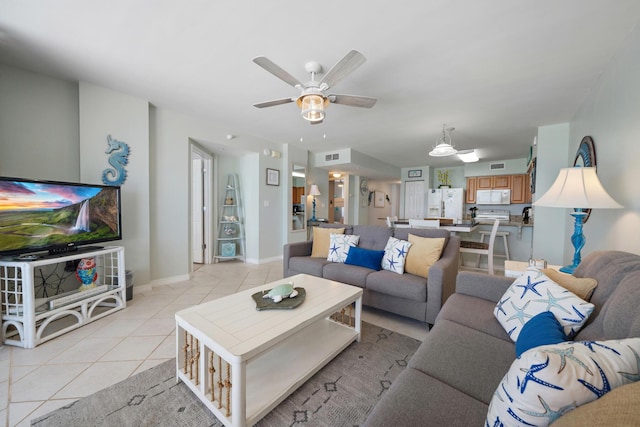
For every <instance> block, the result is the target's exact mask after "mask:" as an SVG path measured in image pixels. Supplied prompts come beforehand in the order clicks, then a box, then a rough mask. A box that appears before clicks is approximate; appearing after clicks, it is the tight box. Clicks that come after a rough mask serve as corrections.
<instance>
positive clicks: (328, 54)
mask: <svg viewBox="0 0 640 427" xmlns="http://www.w3.org/2000/svg"><path fill="white" fill-rule="evenodd" d="M639 17H640V1H638V0H615V1H612V0H561V1H559V0H521V1H514V0H481V1H479V0H411V1H403V2H390V1H388V0H366V1H365V0H357V1H346V0H323V1H319V2H308V1H299V0H277V1H248V0H235V1H220V0H219V1H215V0H181V1H170V0H165V1H151V0H109V1H96V0H91V1H89V0H57V1H45V0H41V1H36V0H21V1H17V0H0V62H3V63H6V64H9V65H14V66H18V67H22V68H26V69H30V70H36V71H39V72H43V73H45V74H51V75H54V76H60V77H64V78H68V79H72V80H83V81H87V82H91V83H95V84H98V85H101V86H105V87H108V88H112V89H114V90H118V91H122V92H125V93H128V94H131V95H134V96H137V97H141V98H143V99H147V100H149V101H150V102H151V103H152V104H154V105H157V106H160V107H165V108H169V109H172V110H176V111H180V112H184V113H186V114H189V115H193V116H197V117H202V118H204V119H206V120H209V121H211V122H213V123H218V124H221V125H222V128H224V129H226V133H229V134H233V135H237V136H238V138H242V137H247V138H261V139H264V140H267V141H275V142H282V143H292V144H299V145H301V146H303V147H305V148H308V149H309V150H310V151H312V152H325V151H331V150H337V149H341V148H346V147H351V148H353V149H355V150H357V151H360V152H363V153H365V154H367V155H369V156H371V157H374V158H377V159H380V160H382V161H384V162H387V163H390V164H392V165H395V166H397V167H414V166H420V165H432V166H436V167H439V166H453V165H460V164H462V163H461V162H460V160H458V158H457V156H453V157H447V158H439V159H437V158H433V157H429V156H428V151H429V150H430V149H431V147H432V146H433V145H434V143H435V140H436V138H437V136H438V134H439V133H440V132H441V128H442V124H443V123H446V124H447V125H449V126H453V127H455V128H456V130H455V131H454V133H453V137H454V142H455V144H456V147H457V148H458V149H467V148H476V149H477V152H478V153H479V155H480V156H481V158H482V159H484V160H503V159H511V158H520V157H526V155H527V153H528V147H529V145H531V143H532V141H533V138H534V136H535V135H536V130H537V127H538V126H539V125H547V124H553V123H560V122H566V121H569V120H571V119H572V117H573V116H574V114H575V113H576V111H577V110H578V108H579V107H580V105H581V103H582V101H583V99H584V98H585V96H586V95H587V93H588V92H589V90H590V88H592V87H593V86H594V84H595V83H596V82H597V79H598V77H599V76H600V74H601V73H602V72H603V70H604V69H605V67H606V66H607V64H608V63H609V61H610V60H611V58H612V57H613V56H614V55H615V54H616V51H617V49H618V48H619V47H620V46H621V44H622V42H623V41H624V39H625V38H626V37H627V36H628V35H629V34H630V33H631V31H633V30H634V28H635V27H636V26H637V25H638V22H639ZM351 49H356V50H359V51H360V52H362V53H363V54H364V56H365V57H366V58H367V62H365V63H364V65H362V66H361V67H360V68H359V69H357V70H356V71H355V72H354V73H353V74H351V75H350V76H349V77H347V78H346V79H344V80H343V81H342V82H340V83H339V84H338V85H337V86H336V87H335V88H333V90H331V91H330V92H331V93H343V94H353V95H364V96H371V97H375V98H377V99H378V103H377V104H376V105H375V106H374V107H373V108H372V109H370V110H369V109H360V108H354V107H346V106H342V105H331V106H329V108H328V110H327V116H326V119H325V121H324V123H323V124H321V125H314V126H311V125H309V124H308V123H307V122H305V121H304V120H303V119H302V118H301V117H300V116H299V109H298V108H297V106H296V105H295V104H293V103H292V104H287V105H281V106H276V107H271V108H266V109H257V108H254V107H253V106H252V105H253V104H254V103H257V102H262V101H267V100H271V99H279V98H285V97H289V96H291V97H295V96H297V94H298V93H297V91H296V89H294V88H292V87H291V86H288V85H287V84H285V83H283V82H282V81H280V80H278V79H277V78H276V77H274V76H273V75H271V74H269V73H267V72H266V71H264V70H263V69H262V68H260V67H258V66H257V65H256V64H254V63H253V62H252V61H251V60H252V58H253V57H255V56H258V55H264V56H267V57H268V58H269V59H271V60H272V61H274V62H275V63H277V64H278V65H280V66H281V67H282V68H284V69H285V70H287V71H288V72H289V73H291V74H292V75H294V76H295V77H297V78H298V79H299V80H301V81H303V82H304V81H307V80H308V75H307V74H306V73H305V71H304V64H305V62H307V61H310V60H315V61H318V62H320V63H321V64H322V65H323V66H324V68H325V71H326V70H328V69H329V68H331V66H333V64H335V63H336V62H337V61H338V60H339V59H341V58H342V56H344V55H345V54H346V53H347V52H348V51H349V50H351ZM224 136H225V135H219V136H212V139H215V138H219V139H220V140H222V139H223V138H224ZM325 136H326V137H325ZM301 138H302V139H303V142H300V139H301ZM201 142H203V141H201ZM212 142H213V141H212ZM203 143H206V142H203Z"/></svg>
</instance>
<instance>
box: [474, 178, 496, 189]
mask: <svg viewBox="0 0 640 427" xmlns="http://www.w3.org/2000/svg"><path fill="white" fill-rule="evenodd" d="M477 180H478V188H477V189H478V190H491V189H492V188H493V177H492V176H479V177H477Z"/></svg>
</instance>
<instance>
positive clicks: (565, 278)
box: [542, 268, 598, 301]
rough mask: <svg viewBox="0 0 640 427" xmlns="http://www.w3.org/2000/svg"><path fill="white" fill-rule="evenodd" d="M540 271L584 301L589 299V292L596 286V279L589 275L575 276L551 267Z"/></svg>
mask: <svg viewBox="0 0 640 427" xmlns="http://www.w3.org/2000/svg"><path fill="white" fill-rule="evenodd" d="M542 272H543V273H544V274H546V275H547V276H548V277H549V279H551V280H553V281H554V282H556V283H557V284H558V285H560V286H562V287H563V288H565V289H568V290H570V291H571V292H573V293H574V294H576V295H577V296H578V297H579V298H582V299H583V300H585V301H589V299H591V294H593V291H594V289H595V288H596V286H598V281H597V280H596V279H592V278H590V277H575V276H573V275H571V274H567V273H562V272H560V271H556V270H554V269H553V268H545V269H544V270H542Z"/></svg>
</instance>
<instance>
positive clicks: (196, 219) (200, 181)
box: [191, 159, 204, 264]
mask: <svg viewBox="0 0 640 427" xmlns="http://www.w3.org/2000/svg"><path fill="white" fill-rule="evenodd" d="M191 166H192V169H191V189H192V204H193V205H192V209H191V212H192V215H193V218H191V230H192V233H193V235H192V238H191V242H192V248H191V252H192V255H191V256H192V259H193V262H195V263H197V264H202V263H204V173H203V160H202V159H193V160H192V165H191Z"/></svg>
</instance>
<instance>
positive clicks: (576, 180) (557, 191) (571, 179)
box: [534, 167, 622, 209]
mask: <svg viewBox="0 0 640 427" xmlns="http://www.w3.org/2000/svg"><path fill="white" fill-rule="evenodd" d="M534 206H549V207H556V208H575V209H616V208H621V207H622V205H621V204H620V203H618V202H616V201H615V200H613V198H612V197H611V196H610V195H609V193H607V190H605V189H604V187H603V186H602V184H601V183H600V180H599V179H598V175H597V174H596V168H585V167H574V168H563V169H560V172H559V173H558V177H557V178H556V181H555V182H554V183H553V185H552V186H551V188H549V190H548V191H547V192H546V193H544V194H543V195H542V197H540V199H538V200H537V201H536V202H535V203H534Z"/></svg>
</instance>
